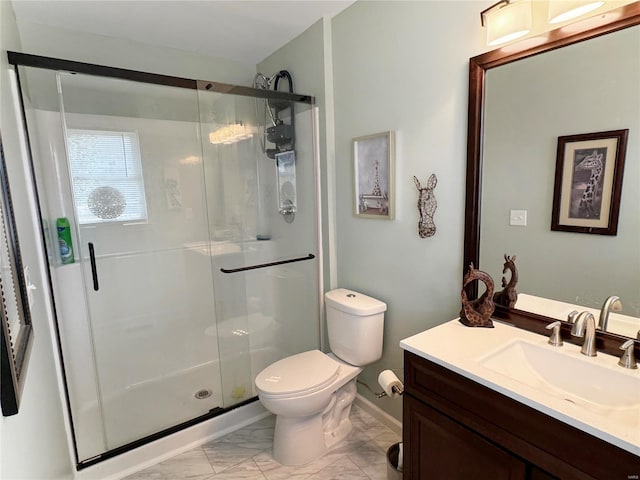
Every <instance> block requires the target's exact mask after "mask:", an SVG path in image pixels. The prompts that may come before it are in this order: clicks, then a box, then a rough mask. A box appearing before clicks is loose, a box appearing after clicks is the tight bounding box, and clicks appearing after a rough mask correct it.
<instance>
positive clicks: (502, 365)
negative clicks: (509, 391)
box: [479, 340, 640, 415]
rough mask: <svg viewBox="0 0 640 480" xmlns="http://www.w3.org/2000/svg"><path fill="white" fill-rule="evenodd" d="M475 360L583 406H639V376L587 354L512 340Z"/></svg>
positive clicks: (624, 407) (614, 407)
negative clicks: (572, 353) (597, 360)
mask: <svg viewBox="0 0 640 480" xmlns="http://www.w3.org/2000/svg"><path fill="white" fill-rule="evenodd" d="M479 363H480V364H481V365H482V366H484V367H487V368H490V369H491V370H494V371H496V372H498V373H501V374H502V375H506V376H508V377H511V378H513V379H514V380H517V381H518V382H522V383H524V384H526V385H529V386H530V387H534V388H538V389H542V390H544V391H545V392H546V393H548V394H551V395H554V396H558V397H560V398H562V399H563V400H566V401H568V402H571V403H575V404H578V405H581V406H583V407H585V408H591V407H593V408H595V409H609V410H613V409H618V410H624V409H630V410H632V411H630V412H629V413H632V414H634V415H637V412H638V409H639V408H640V376H637V375H628V374H625V373H624V371H623V370H622V369H620V371H618V370H614V369H611V368H606V367H604V366H602V365H600V364H598V363H596V362H594V361H593V359H592V358H591V357H584V358H578V357H575V356H573V355H570V354H568V353H567V352H564V351H562V348H557V347H551V346H548V347H547V346H546V345H536V344H532V343H529V342H526V341H523V340H515V341H513V342H511V343H509V344H507V345H505V346H504V347H503V348H500V349H499V350H498V351H496V352H493V353H491V354H489V355H487V356H486V357H485V358H482V359H480V360H479ZM612 413H613V412H612Z"/></svg>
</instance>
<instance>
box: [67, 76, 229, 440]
mask: <svg viewBox="0 0 640 480" xmlns="http://www.w3.org/2000/svg"><path fill="white" fill-rule="evenodd" d="M59 86H60V92H61V93H60V99H61V104H62V111H63V116H64V117H63V120H64V130H65V138H66V149H67V162H68V164H67V166H66V167H67V168H66V171H68V181H67V180H65V181H64V182H61V183H62V184H63V185H64V184H66V188H67V189H68V191H66V192H65V191H62V192H61V195H62V196H63V197H64V196H65V195H66V196H67V197H70V198H72V201H71V202H70V203H69V205H68V208H66V209H63V210H62V212H60V213H59V215H60V216H65V214H66V216H68V217H70V218H69V220H70V221H71V228H72V230H74V241H75V250H76V252H75V255H76V258H75V263H76V265H79V266H80V269H81V270H78V273H79V274H81V275H82V279H83V281H84V290H85V292H84V294H85V295H86V306H87V316H88V320H89V326H90V337H91V341H92V347H93V348H92V355H93V362H94V368H95V378H96V383H97V385H96V391H97V394H98V395H97V398H95V399H94V401H90V402H86V403H85V404H83V405H81V406H80V408H81V411H78V412H76V417H80V418H82V417H86V416H101V419H102V424H103V432H102V433H103V437H104V443H105V450H111V449H114V448H116V447H118V446H122V445H125V444H127V443H130V442H132V441H135V440H138V439H140V438H144V437H145V436H148V435H151V434H154V433H157V432H159V431H162V430H164V429H166V428H169V427H172V426H175V425H178V424H180V423H182V422H185V421H188V420H191V419H193V418H196V417H198V416H200V415H203V414H206V413H208V412H209V411H211V410H212V409H215V408H218V407H220V406H221V405H222V394H221V388H220V369H219V364H218V338H217V327H216V316H215V308H214V299H213V279H212V274H211V268H210V265H209V263H208V261H207V260H208V258H209V242H208V240H209V228H208V213H207V204H206V201H205V188H204V175H203V164H202V154H201V142H200V138H199V126H198V121H199V115H198V102H197V94H196V92H195V91H194V90H190V89H184V88H176V87H168V86H158V85H150V84H140V83H137V82H131V81H126V80H119V79H110V78H102V77H95V76H87V75H81V74H59ZM63 203H64V202H63ZM60 268H61V269H67V268H74V264H68V265H62V264H61V265H60ZM78 294H79V293H78ZM70 295H72V293H70ZM63 296H64V293H63ZM61 321H62V322H64V321H65V319H64V318H62V319H61ZM86 360H87V361H88V360H89V359H86Z"/></svg>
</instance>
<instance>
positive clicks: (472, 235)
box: [464, 2, 640, 355]
mask: <svg viewBox="0 0 640 480" xmlns="http://www.w3.org/2000/svg"><path fill="white" fill-rule="evenodd" d="M638 25H640V2H635V3H631V4H628V5H626V6H624V7H620V8H618V9H615V10H612V11H610V12H606V13H604V14H600V15H598V16H596V17H593V18H589V19H585V20H583V21H580V22H576V23H574V24H571V25H569V26H565V27H563V28H560V29H558V30H554V31H552V32H548V33H546V34H544V35H541V36H539V37H535V38H531V39H528V40H525V41H522V42H519V43H516V44H513V45H508V46H506V47H503V48H501V49H498V50H494V51H491V52H488V53H485V54H482V55H479V56H477V57H474V58H472V59H470V70H469V117H468V121H469V123H468V125H469V129H468V149H467V180H466V181H467V183H466V187H467V197H466V210H465V251H464V267H465V270H466V269H467V268H468V265H469V263H471V262H473V263H474V265H479V267H480V268H481V269H482V270H485V271H487V272H489V273H490V274H492V276H493V277H494V280H496V281H499V278H500V272H501V271H502V257H503V255H504V254H508V255H517V257H518V262H521V261H522V262H523V268H522V269H520V280H521V282H524V280H523V279H524V278H525V277H527V276H528V277H529V279H530V277H531V276H533V275H534V274H533V273H532V272H531V270H529V266H528V265H527V266H526V267H525V265H524V263H525V259H526V261H527V262H529V264H532V263H533V264H537V266H538V267H539V268H540V271H539V272H537V273H535V275H538V276H539V277H543V278H546V279H547V280H546V284H547V285H546V286H549V285H552V286H554V285H558V282H560V285H563V286H564V285H566V283H568V282H567V281H563V280H561V279H559V278H557V277H556V275H559V274H560V273H564V272H565V271H567V272H568V271H571V269H573V268H574V267H576V266H577V267H579V268H575V269H574V270H573V273H571V275H573V277H571V278H572V279H573V278H576V277H577V276H584V277H585V279H589V278H591V279H593V278H594V277H602V279H603V282H604V285H605V286H601V287H599V288H598V287H594V289H595V290H594V292H586V291H579V292H578V293H576V292H572V293H571V294H567V296H568V297H569V298H566V299H564V301H565V302H567V303H573V304H579V305H584V306H587V307H590V308H596V305H594V304H593V303H592V304H590V303H588V302H587V303H582V302H581V301H569V300H577V297H580V300H584V299H585V298H589V297H591V298H596V297H597V298H598V299H599V300H598V301H599V302H600V304H599V305H597V309H599V308H600V305H601V304H602V303H601V302H602V301H603V300H604V298H605V297H607V296H609V295H611V294H614V293H615V292H611V291H610V289H619V290H621V291H622V290H623V289H624V288H627V289H628V290H629V291H630V292H631V291H633V294H631V293H629V294H626V293H622V292H621V293H620V297H621V298H623V303H624V301H625V300H624V298H625V297H626V299H627V303H626V305H625V307H630V308H629V311H630V312H636V310H638V307H639V306H638V305H634V304H635V303H637V302H635V300H636V299H638V295H640V288H639V287H640V286H639V285H638V280H639V277H640V268H638V267H640V263H638V261H634V260H633V258H628V257H627V259H626V260H627V268H626V271H627V272H628V273H627V274H625V275H627V276H626V277H625V278H626V285H625V283H624V282H622V281H621V282H620V285H618V284H615V285H616V286H615V287H614V286H613V285H614V282H613V281H612V280H611V279H612V277H613V276H615V275H617V272H621V271H622V270H621V269H618V268H616V267H615V266H614V267H613V268H612V269H609V270H608V271H609V272H611V273H610V274H609V273H607V270H603V269H602V268H597V267H594V269H593V270H590V269H589V266H588V265H589V263H590V262H584V258H585V257H584V256H582V257H579V256H575V259H574V262H575V263H576V265H569V264H568V263H567V262H566V258H560V259H554V260H551V259H550V258H551V256H550V255H549V251H551V250H552V249H553V248H555V246H552V244H551V243H548V234H549V231H550V230H551V228H550V227H551V215H552V203H553V189H554V178H553V175H554V169H555V165H556V150H555V149H556V145H557V140H558V137H561V136H564V135H572V134H580V133H594V132H598V131H605V130H609V129H608V128H602V129H600V128H599V127H598V128H596V129H593V130H589V129H587V130H586V131H582V128H587V127H584V125H583V124H580V123H578V124H577V125H576V124H572V123H570V122H568V121H564V120H562V119H561V118H556V117H562V115H565V114H566V115H568V114H570V113H572V114H574V115H576V112H575V111H574V110H580V108H583V110H582V113H577V115H581V116H582V117H584V116H585V115H586V114H585V113H584V112H585V111H588V112H589V113H594V112H593V110H592V107H593V106H594V105H597V106H598V107H600V104H602V103H605V101H604V100H601V98H600V96H601V95H602V93H603V90H604V89H605V88H607V87H606V86H605V85H607V84H606V83H605V82H604V81H602V80H604V79H607V80H611V81H615V80H616V79H622V78H625V79H626V78H627V77H628V75H627V74H626V73H625V72H622V71H606V70H599V67H598V66H597V65H595V64H594V63H593V59H594V58H595V57H596V56H597V55H595V54H594V51H593V48H598V47H597V45H600V44H603V43H605V42H612V41H615V39H617V38H618V36H617V35H618V34H619V36H620V37H621V38H623V37H625V36H626V37H627V38H628V37H629V35H630V34H631V36H632V38H634V39H637V34H638V33H637V32H638V31H639V29H640V26H638ZM634 30H635V32H634ZM633 35H635V36H633ZM636 43H637V40H636ZM605 48H606V49H611V48H613V47H611V45H607V46H606V47H603V48H602V49H603V51H605V50H604V49H605ZM636 49H637V47H636ZM606 51H609V52H610V51H611V50H606ZM613 51H616V54H618V53H619V52H618V50H617V49H615V48H614V50H613ZM574 52H576V53H575V56H582V57H584V58H585V61H586V62H591V63H587V65H588V66H589V67H590V68H587V69H583V68H582V67H577V66H576V67H573V72H574V75H573V76H571V75H569V79H567V80H566V84H567V85H568V86H569V88H570V89H574V86H575V83H576V82H575V80H576V78H577V77H581V76H591V77H593V78H595V79H598V78H599V79H600V80H601V82H600V89H598V90H593V94H592V96H591V97H590V98H588V99H585V100H583V101H582V102H581V103H580V104H578V105H577V106H576V105H575V104H573V105H569V106H567V105H560V104H559V103H557V102H556V101H555V100H554V103H553V105H552V107H551V108H547V109H546V110H542V112H541V116H540V118H538V119H537V123H536V122H535V121H532V120H530V118H529V117H530V116H531V113H532V112H531V108H530V106H531V105H532V104H531V103H529V104H527V103H526V101H528V102H531V100H532V98H533V101H534V103H538V100H539V99H540V98H541V96H542V95H547V94H548V93H549V90H548V89H547V88H545V87H542V84H543V83H544V82H543V81H542V80H545V77H549V76H550V77H551V78H548V79H547V80H549V83H554V84H556V83H557V84H561V83H562V82H563V81H564V80H560V79H559V78H556V76H555V75H556V74H557V73H558V72H559V69H558V65H564V64H565V63H566V62H567V59H566V56H567V55H570V56H574ZM634 55H635V56H636V57H637V56H638V55H637V52H635V51H634V53H632V56H634ZM563 56H564V57H563ZM609 56H611V55H610V54H609ZM616 56H617V55H616ZM636 62H637V60H636ZM545 64H551V66H550V67H548V68H549V70H548V71H544V70H543V66H544V65H545ZM583 66H584V65H583ZM630 68H631V70H632V71H631V72H629V73H632V74H634V75H635V76H636V77H637V74H638V72H637V71H635V70H638V69H637V68H634V67H630ZM512 71H513V72H512ZM506 72H509V73H508V75H507V73H506ZM570 72H571V70H570ZM634 72H635V73H634ZM536 75H537V77H536ZM532 77H533V78H532ZM523 79H524V80H525V81H527V82H529V81H531V83H530V87H527V85H525V84H523V83H522V82H523ZM631 81H632V82H635V88H634V91H635V92H637V82H638V81H639V80H638V79H637V78H636V79H635V80H633V79H631ZM536 87H539V90H538V91H536V92H535V93H531V92H532V91H534V90H533V89H535V88H536ZM527 88H530V89H529V90H528V89H527ZM508 89H511V90H512V93H511V97H510V99H509V100H506V102H507V103H506V104H502V105H497V106H496V105H495V100H496V99H497V98H502V97H505V98H506V97H507V94H506V92H507V90H508ZM614 89H615V88H614ZM561 92H562V94H560V93H556V94H555V95H556V96H560V95H562V96H563V98H564V96H566V95H565V92H566V90H565V91H562V90H561ZM503 94H504V95H503ZM596 95H597V97H596ZM594 98H596V101H595V102H593V99H594ZM634 98H636V97H633V96H629V95H627V97H626V99H625V96H624V94H623V95H622V96H621V99H620V102H622V104H624V102H625V101H626V103H627V104H628V105H631V106H634V105H635V107H636V108H637V103H636V102H634V100H633V99H634ZM504 110H513V111H516V112H517V113H518V114H519V115H521V118H520V119H519V120H518V121H517V122H513V120H512V121H511V124H508V123H506V124H505V123H504V122H503V123H502V124H500V123H499V122H493V123H492V121H493V120H492V119H494V118H496V117H497V115H501V114H502V112H504ZM496 112H497V114H496ZM595 116H600V113H595ZM525 117H527V118H525ZM637 117H638V115H637V113H636V114H635V117H634V118H636V120H635V125H631V129H630V136H629V140H630V144H631V146H632V147H633V148H635V150H633V149H630V150H629V153H628V154H627V164H626V166H625V171H626V172H627V173H628V175H626V177H625V183H624V185H623V190H622V193H623V198H626V199H627V200H629V199H630V207H628V208H626V210H627V212H625V211H624V210H625V207H624V206H623V210H621V216H620V229H619V231H618V236H617V237H609V241H612V240H611V239H613V241H617V242H619V241H620V238H621V235H622V234H628V233H629V231H631V232H632V234H631V235H630V237H633V236H634V235H635V239H633V238H632V239H631V243H632V244H633V245H635V244H637V238H638V236H637V225H635V224H634V226H632V225H631V224H632V223H633V222H635V223H636V224H637V223H638V222H637V219H636V220H631V221H626V222H625V216H624V214H625V213H628V215H630V216H633V215H635V216H636V217H637V202H636V203H635V205H633V203H634V201H635V200H636V199H637V198H638V197H637V195H636V194H635V193H634V192H633V191H634V190H636V191H637V190H638V188H637V181H638V180H637V177H638V173H637V172H638V158H637V154H636V153H637V148H638V140H637V138H638V137H637V136H638V135H640V132H639V131H638V128H637V123H638V122H637ZM612 118H613V117H612ZM612 118H610V119H608V120H607V119H603V121H602V122H601V124H602V125H609V124H612V123H615V122H616V121H618V120H619V119H618V118H617V117H615V118H613V119H612ZM525 120H526V121H525ZM555 120H557V123H556V126H555V127H554V128H555V129H553V130H550V132H549V131H545V130H544V129H545V128H546V127H547V126H548V125H547V124H548V123H552V121H555ZM514 123H515V124H514ZM496 125H497V127H496ZM505 125H506V127H507V128H505ZM590 125H592V124H590ZM634 126H635V127H636V128H635V131H634V128H633V127H634ZM509 127H510V128H512V130H509V129H508V128H509ZM625 128H629V126H626V127H625ZM501 129H502V130H501ZM616 130H617V128H616ZM496 131H498V132H499V133H500V134H501V136H499V137H496V133H495V132H496ZM522 132H527V133H528V134H529V136H528V137H526V138H525V137H516V136H515V135H514V133H522ZM488 137H490V138H493V139H495V138H499V141H498V142H495V141H494V142H493V143H490V138H488ZM542 141H544V148H543V149H542V150H536V153H535V154H534V155H532V156H531V155H530V156H529V158H532V157H533V158H534V159H535V161H536V162H538V163H541V162H545V164H548V166H549V168H550V169H551V172H550V173H549V175H550V176H549V177H546V176H544V177H543V178H544V185H543V187H544V190H545V191H544V192H543V193H542V197H541V198H542V201H540V202H539V204H536V206H535V207H528V206H527V204H526V203H524V202H522V203H521V202H520V201H519V200H515V201H514V200H504V197H506V196H507V195H506V194H507V193H508V192H510V191H513V190H525V189H527V188H530V187H531V186H532V185H535V182H534V181H533V180H531V177H530V176H528V175H529V173H530V172H531V168H532V166H531V162H529V163H526V161H525V160H521V159H522V158H523V157H527V155H526V154H528V153H530V152H529V149H531V148H532V147H531V145H532V144H533V143H535V142H542ZM507 144H512V145H511V146H513V144H516V147H517V148H516V149H514V150H511V152H510V153H508V154H506V155H505V158H506V159H507V160H506V161H505V162H504V163H503V165H502V166H498V167H496V165H492V164H491V163H490V162H493V161H494V160H495V158H496V157H497V155H498V154H499V153H500V152H499V150H500V149H501V148H502V146H504V145H507ZM518 148H519V149H520V150H519V151H518ZM633 152H636V153H633ZM507 164H508V165H509V168H516V169H519V170H520V172H519V175H524V177H522V176H520V177H514V176H512V175H511V173H507V172H505V170H504V168H505V166H506V165H507ZM496 171H498V172H500V175H499V178H495V177H496V176H497V175H495V172H496ZM491 172H494V173H491ZM545 175H546V173H545ZM514 178H515V180H514ZM522 178H525V179H526V180H525V181H523V180H522ZM525 182H526V183H525ZM634 182H636V184H634ZM491 196H495V197H500V198H501V199H502V200H504V201H503V202H502V203H503V205H502V208H503V209H506V210H505V212H506V217H504V214H505V212H499V213H498V214H496V211H495V210H490V206H489V204H490V201H488V200H490V197H491ZM513 198H516V197H513ZM494 203H495V202H494ZM523 205H524V206H523ZM521 208H523V209H527V208H529V209H530V210H533V209H535V208H539V209H540V210H539V211H537V212H534V211H530V212H529V214H530V218H529V221H530V222H534V221H538V223H540V226H539V231H540V232H543V231H544V234H545V235H547V236H545V237H544V238H543V237H541V238H540V239H537V238H536V239H535V240H533V239H532V234H533V233H534V229H533V228H529V227H528V228H527V229H522V228H521V227H512V226H509V225H508V223H509V209H521ZM500 215H503V216H502V217H500V219H499V220H498V221H496V218H497V217H498V216H500ZM496 222H498V223H500V222H502V225H504V224H506V225H507V226H506V227H504V230H502V231H499V230H498V231H490V229H492V228H493V227H494V226H495V224H496ZM531 227H532V226H531ZM500 228H502V226H501V227H500ZM509 229H510V230H509ZM517 229H520V230H517ZM505 232H506V233H505ZM553 233H554V234H555V235H560V236H562V235H564V237H563V238H562V241H566V242H567V243H569V242H573V241H575V242H581V243H584V245H585V246H584V251H585V252H592V254H593V252H598V255H599V256H602V257H606V255H605V253H604V250H606V249H607V247H603V246H602V245H598V246H594V243H597V242H598V239H597V238H595V237H602V236H599V235H584V234H576V233H567V232H553ZM571 235H573V237H571ZM516 236H522V237H529V238H528V239H527V240H528V241H529V243H524V244H517V246H514V247H513V250H511V247H510V245H511V244H510V243H507V242H501V241H496V239H499V240H504V239H505V238H506V237H509V239H510V240H511V239H512V237H516ZM557 238H558V237H556V239H557ZM600 240H602V239H600ZM489 244H490V245H491V246H494V245H495V248H496V251H495V252H491V250H489V249H488V247H489V246H490V245H489ZM536 249H537V250H536ZM616 249H617V245H614V246H612V248H611V254H612V256H614V257H615V256H616V253H617V252H616ZM607 254H608V252H607ZM635 254H636V257H635V258H636V259H637V258H640V257H638V256H637V255H638V252H636V253H635ZM619 256H621V257H624V255H619ZM494 257H495V258H494ZM527 257H529V258H527ZM565 257H566V255H565ZM521 258H522V260H521ZM606 261H607V262H608V261H610V260H606ZM578 262H582V263H578ZM494 264H495V265H494ZM569 267H570V268H569ZM634 268H635V270H634ZM545 275H546V277H544V276H545ZM550 278H553V281H549V279H550ZM529 279H528V280H529ZM615 280H617V278H616V279H615ZM525 283H526V282H525ZM573 283H579V282H573ZM523 284H524V283H523ZM601 285H603V284H601ZM623 287H624V288H623ZM518 291H520V289H518ZM522 291H524V292H527V290H526V289H524V288H523V290H522ZM625 292H626V290H625ZM532 293H533V292H532ZM535 293H536V294H538V295H539V296H540V297H544V298H553V295H552V294H550V293H549V292H544V291H540V292H535ZM468 294H470V295H472V296H473V297H472V298H474V297H475V296H477V291H470V292H468ZM519 303H520V302H519ZM519 303H518V304H516V307H515V308H514V309H507V308H498V309H497V311H496V316H497V317H502V318H505V319H507V321H509V322H511V323H513V324H515V325H517V326H521V327H523V328H527V329H529V330H533V331H537V332H538V333H545V330H544V326H545V325H547V324H548V323H549V322H551V321H555V320H556V318H551V316H545V315H540V314H536V313H533V311H525V310H520V304H519ZM634 308H635V310H634ZM626 312H627V310H626V309H625V314H626ZM629 315H633V313H629ZM634 316H640V315H637V314H636V315H634ZM638 328H640V326H638V327H637V328H636V330H637V329H638ZM568 329H569V324H568V323H566V322H565V325H563V330H566V332H563V333H566V334H567V335H565V338H566V337H570V336H569V335H568ZM598 337H599V338H598V345H597V346H598V348H599V349H600V350H602V351H606V352H607V353H611V354H614V355H619V350H618V347H619V345H620V344H621V343H622V342H623V341H624V340H626V339H627V338H629V336H625V335H623V334H620V333H610V332H609V333H607V332H599V335H598ZM634 337H635V335H634V336H632V338H634ZM636 345H637V346H636V349H637V350H640V342H636Z"/></svg>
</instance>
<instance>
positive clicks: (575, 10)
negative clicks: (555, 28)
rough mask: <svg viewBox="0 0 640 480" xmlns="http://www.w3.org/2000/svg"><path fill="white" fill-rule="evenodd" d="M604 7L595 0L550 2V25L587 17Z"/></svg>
mask: <svg viewBox="0 0 640 480" xmlns="http://www.w3.org/2000/svg"><path fill="white" fill-rule="evenodd" d="M602 5H604V2H603V1H593V0H549V23H561V22H566V21H567V20H572V19H574V18H577V17H580V16H582V15H585V14H587V13H589V12H591V11H593V10H595V9H596V8H599V7H601V6H602Z"/></svg>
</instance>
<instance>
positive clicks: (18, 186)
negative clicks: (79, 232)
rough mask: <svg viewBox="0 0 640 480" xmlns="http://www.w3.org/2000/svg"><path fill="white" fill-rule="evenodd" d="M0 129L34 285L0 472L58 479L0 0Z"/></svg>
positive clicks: (12, 42)
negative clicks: (29, 343) (27, 351)
mask: <svg viewBox="0 0 640 480" xmlns="http://www.w3.org/2000/svg"><path fill="white" fill-rule="evenodd" d="M0 32H1V45H2V48H1V51H0V88H1V90H0V96H1V99H2V102H1V104H0V108H1V116H0V130H1V131H2V145H3V148H4V153H5V159H6V162H7V170H8V174H9V181H10V184H11V194H12V196H13V206H14V209H15V212H14V213H15V216H16V223H17V226H18V235H19V238H20V246H21V254H22V259H23V263H24V264H25V265H26V266H28V267H29V270H30V273H31V280H32V283H33V284H34V285H36V287H37V288H38V289H37V290H36V292H35V293H36V294H35V299H34V303H33V306H32V309H31V315H32V325H33V331H34V340H33V348H32V351H31V356H30V358H29V363H28V369H27V371H26V377H25V386H24V391H23V396H22V400H21V405H20V410H19V412H18V414H17V415H14V416H12V417H0V477H1V478H6V479H18V478H19V479H43V478H50V479H57V478H69V477H70V475H71V457H70V454H69V450H68V448H67V436H66V433H65V423H64V417H63V411H64V410H63V404H62V401H61V388H62V387H61V384H59V383H58V380H59V376H58V372H57V369H56V366H55V362H54V354H53V348H54V347H53V340H52V338H53V337H52V334H51V329H50V322H49V315H48V306H47V305H48V302H49V298H48V296H47V290H46V289H47V287H46V286H45V285H46V283H45V282H46V279H45V270H44V262H43V259H44V256H43V255H42V252H41V246H40V244H39V242H38V239H39V238H40V234H39V232H38V227H37V219H36V217H35V215H34V214H33V211H32V209H31V205H32V202H33V198H32V192H31V191H30V188H29V186H28V185H29V182H28V181H27V176H26V173H25V169H24V165H25V163H24V159H25V151H24V143H23V141H22V138H21V128H22V126H21V125H19V124H18V122H17V121H16V110H15V108H14V106H15V104H14V97H13V96H12V93H11V86H10V80H9V68H10V67H9V65H8V64H7V54H6V51H7V50H18V51H19V50H20V39H19V35H18V30H17V25H16V21H15V17H14V14H13V9H12V8H11V3H10V2H6V1H3V2H0Z"/></svg>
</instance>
